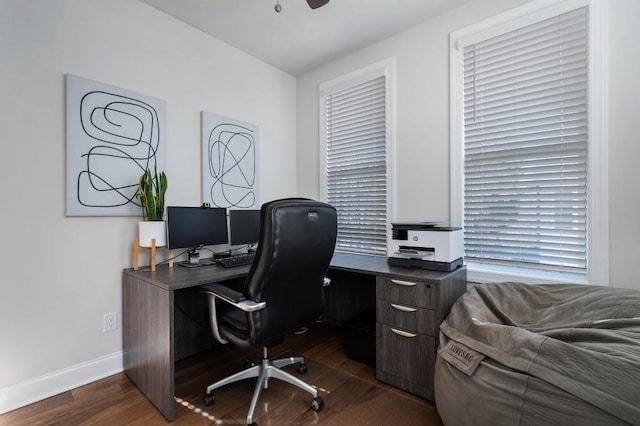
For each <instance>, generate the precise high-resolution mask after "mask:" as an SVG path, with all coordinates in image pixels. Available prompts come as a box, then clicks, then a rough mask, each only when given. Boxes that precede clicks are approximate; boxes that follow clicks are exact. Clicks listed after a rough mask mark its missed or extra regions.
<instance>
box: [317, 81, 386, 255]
mask: <svg viewBox="0 0 640 426" xmlns="http://www.w3.org/2000/svg"><path fill="white" fill-rule="evenodd" d="M385 81H386V78H385V76H379V77H375V78H372V79H369V80H367V81H364V82H361V83H358V84H354V85H351V86H349V87H346V88H342V89H340V90H336V91H333V92H331V93H328V94H327V95H326V96H325V97H324V100H325V105H324V107H325V120H326V122H325V129H326V135H325V137H326V165H325V166H326V176H325V179H326V184H325V188H326V189H325V191H326V194H325V196H326V200H327V202H328V203H329V204H331V205H332V206H334V207H335V208H336V210H337V212H338V238H337V243H336V248H338V249H343V250H346V251H354V252H363V253H371V254H386V244H387V143H386V142H387V141H386V134H387V132H386V130H387V129H386V122H387V111H386V105H387V102H386V85H385Z"/></svg>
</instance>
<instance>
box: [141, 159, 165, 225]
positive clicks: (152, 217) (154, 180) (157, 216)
mask: <svg viewBox="0 0 640 426" xmlns="http://www.w3.org/2000/svg"><path fill="white" fill-rule="evenodd" d="M166 191H167V175H166V174H165V173H164V172H160V173H158V171H157V170H156V168H155V167H154V168H153V173H151V171H150V170H149V169H147V170H145V171H144V173H143V174H142V175H141V176H140V180H138V192H137V193H136V197H138V199H139V200H140V205H141V206H142V219H143V220H144V221H161V220H162V216H163V214H164V193H165V192H166Z"/></svg>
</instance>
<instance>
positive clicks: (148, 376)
mask: <svg viewBox="0 0 640 426" xmlns="http://www.w3.org/2000/svg"><path fill="white" fill-rule="evenodd" d="M248 272H249V267H248V266H240V267H235V268H228V269H224V268H220V267H217V266H205V267H201V268H183V267H174V268H167V267H161V268H158V269H157V270H156V271H155V272H151V271H145V270H144V268H141V269H140V270H138V271H134V270H133V269H125V270H124V271H123V272H122V299H123V308H122V324H123V352H124V370H125V373H126V374H127V376H128V377H129V378H130V379H131V381H133V382H134V383H135V384H136V386H138V388H139V389H140V390H141V391H142V392H143V393H144V394H145V395H146V396H147V398H149V400H150V401H151V402H152V403H153V404H154V405H155V406H156V407H157V408H158V410H160V412H162V414H163V415H164V416H165V417H166V418H167V420H169V421H172V420H173V419H174V418H175V403H174V394H175V362H176V360H177V359H178V358H179V357H181V356H182V355H183V354H180V355H179V354H178V352H179V351H182V352H183V353H184V350H182V349H181V348H182V346H181V345H180V344H179V340H180V339H179V338H180V336H181V333H180V331H179V330H177V329H176V328H177V327H178V326H177V324H176V317H177V312H176V311H177V309H176V299H177V298H182V297H183V294H186V293H189V292H191V293H194V292H197V288H198V287H199V286H201V285H203V284H207V283H213V282H223V281H224V282H228V281H234V280H237V281H241V280H242V279H243V278H244V277H246V275H247V274H248ZM328 275H329V276H331V275H335V276H336V280H337V281H352V280H355V281H359V279H358V277H363V278H364V279H365V281H364V283H365V284H364V286H369V287H370V286H371V285H372V284H371V283H374V282H375V286H376V292H375V295H374V296H373V297H374V298H375V299H374V300H373V304H374V306H377V307H378V308H377V323H378V324H377V334H376V338H377V340H378V349H377V362H378V378H379V379H380V380H383V381H386V382H389V383H391V384H395V385H396V386H399V387H402V388H403V389H406V390H408V391H410V392H413V393H416V394H418V395H421V396H424V397H426V398H430V399H433V362H434V361H435V350H436V345H437V336H435V335H434V334H436V331H435V330H437V326H438V325H439V324H440V322H441V320H442V319H443V318H444V316H445V315H446V314H447V313H448V312H449V309H450V308H451V305H452V304H453V302H454V301H455V300H456V299H457V298H458V297H459V296H460V295H461V294H462V293H464V291H466V270H465V269H464V268H461V269H458V270H457V271H454V272H435V271H424V270H420V269H409V268H399V267H390V266H388V265H387V260H386V258H385V257H379V256H367V255H357V254H347V253H336V254H335V255H334V257H333V259H332V261H331V266H330V269H329V273H328ZM394 282H400V283H401V285H399V287H398V288H397V289H396V288H394V284H393V283H394ZM407 283H408V284H410V285H412V287H411V286H410V287H407ZM331 287H334V286H333V285H332V286H330V288H331ZM406 291H408V292H409V293H406ZM370 293H371V294H373V292H370ZM334 294H336V296H335V297H334V298H333V299H332V298H329V300H327V305H328V308H329V309H331V308H332V304H333V305H335V304H336V302H338V301H339V299H340V297H341V296H340V293H339V292H337V293H334ZM356 297H357V295H356ZM347 298H348V297H347ZM405 299H406V300H405ZM418 299H420V300H422V301H418V302H417V303H418V305H420V306H418V309H420V312H422V311H424V312H426V313H427V316H426V317H424V318H428V319H429V321H430V322H432V323H433V324H431V325H430V326H429V327H428V330H426V331H425V330H423V329H420V330H418V332H417V333H416V335H419V336H420V339H419V340H412V343H410V344H409V346H406V344H404V343H403V344H401V345H400V346H398V344H397V342H394V339H395V336H393V335H391V336H387V335H386V329H387V328H389V327H390V326H393V325H396V326H399V327H402V328H403V330H407V331H413V330H412V327H414V326H413V325H411V324H409V323H407V322H406V320H405V319H403V318H397V317H394V315H393V313H391V315H388V314H386V313H385V312H386V308H381V307H384V306H386V305H385V303H386V302H387V301H388V302H395V303H399V302H402V303H404V304H409V305H411V306H413V305H415V304H416V300H418ZM343 305H344V306H347V305H349V307H350V308H351V309H353V308H354V305H356V306H355V307H356V308H359V307H358V306H357V305H358V303H355V304H352V303H343ZM422 305H424V306H422ZM342 315H343V316H344V315H348V314H345V313H344V311H343V312H342ZM338 316H339V315H338ZM333 318H334V319H336V320H337V321H339V320H340V318H336V315H333ZM420 318H423V316H421V317H420ZM398 322H399V323H398ZM427 333H431V334H427ZM423 335H424V336H425V338H423V337H422V336H423ZM381 342H383V343H381ZM414 342H415V343H414ZM381 345H382V346H381ZM415 345H419V346H415ZM425 345H426V348H425ZM383 346H384V347H383ZM188 350H194V349H193V348H190V349H188ZM400 351H401V352H402V353H404V352H407V351H409V352H410V353H413V352H415V353H416V354H417V358H416V359H413V360H410V361H412V365H413V364H415V363H422V362H424V363H425V364H426V365H427V367H426V370H425V372H424V374H422V373H421V374H417V373H416V374H414V371H413V370H410V369H409V370H407V366H404V367H403V368H401V369H400V370H398V368H397V367H396V366H394V364H396V360H395V359H394V357H396V356H399V355H400V353H399V352H400ZM392 361H393V362H392ZM405 364H406V363H405ZM387 366H389V367H390V368H387ZM416 368H419V369H420V370H421V371H422V370H424V368H423V367H422V366H416ZM413 375H417V377H418V378H419V380H417V382H416V383H413V382H414V381H413V380H409V379H408V378H407V377H405V376H413Z"/></svg>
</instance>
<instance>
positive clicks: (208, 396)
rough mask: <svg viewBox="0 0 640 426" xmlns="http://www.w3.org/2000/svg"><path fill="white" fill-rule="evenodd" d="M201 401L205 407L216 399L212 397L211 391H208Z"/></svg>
mask: <svg viewBox="0 0 640 426" xmlns="http://www.w3.org/2000/svg"><path fill="white" fill-rule="evenodd" d="M202 402H203V403H204V405H205V406H206V407H208V406H210V405H213V404H215V402H216V399H215V398H214V397H213V393H208V394H206V395H205V396H204V398H203V400H202Z"/></svg>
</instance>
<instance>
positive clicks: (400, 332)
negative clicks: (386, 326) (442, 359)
mask: <svg viewBox="0 0 640 426" xmlns="http://www.w3.org/2000/svg"><path fill="white" fill-rule="evenodd" d="M391 331H393V332H394V333H396V334H397V335H398V336H402V337H416V336H417V334H413V333H407V332H406V331H402V330H398V329H396V328H391Z"/></svg>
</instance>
